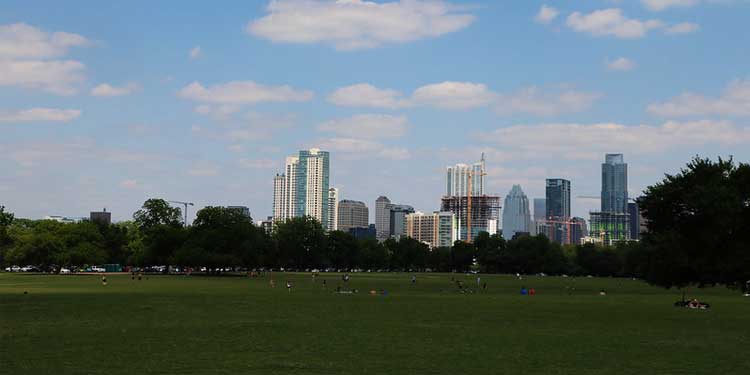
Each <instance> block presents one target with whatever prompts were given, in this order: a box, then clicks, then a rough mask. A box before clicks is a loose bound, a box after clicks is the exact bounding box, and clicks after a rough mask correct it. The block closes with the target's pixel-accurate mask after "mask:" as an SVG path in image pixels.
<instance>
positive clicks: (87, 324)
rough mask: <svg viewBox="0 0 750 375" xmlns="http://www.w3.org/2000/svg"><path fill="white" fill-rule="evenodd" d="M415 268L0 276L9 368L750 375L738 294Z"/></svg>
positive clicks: (745, 317)
mask: <svg viewBox="0 0 750 375" xmlns="http://www.w3.org/2000/svg"><path fill="white" fill-rule="evenodd" d="M410 277H411V275H409V274H395V273H394V274H353V275H352V280H351V282H350V283H351V286H352V288H357V289H359V291H360V292H359V293H358V294H356V295H341V294H334V293H332V290H334V289H335V286H336V285H337V284H338V283H339V280H340V278H339V277H338V275H333V274H324V275H321V276H320V277H319V278H318V280H317V282H313V281H312V278H311V277H310V276H309V275H307V274H274V275H272V276H267V277H266V278H252V279H250V278H245V277H198V276H193V277H186V276H150V277H149V278H148V280H143V281H140V282H139V281H137V280H136V281H133V280H131V279H130V277H129V276H125V275H116V276H115V275H112V276H109V278H108V281H109V283H108V284H109V285H107V286H102V285H101V282H100V279H99V278H98V277H95V276H70V275H66V276H43V275H23V274H0V373H3V374H32V373H33V374H82V373H97V374H152V373H181V374H247V373H258V374H261V373H262V374H289V373H299V374H392V373H402V374H503V373H506V374H521V373H527V374H678V373H679V374H750V345H748V344H750V298H745V297H742V296H740V295H739V293H737V292H735V291H730V290H726V289H723V288H713V289H705V290H691V291H690V292H691V293H692V292H694V295H695V296H697V297H699V298H702V299H704V300H706V301H708V302H710V303H711V304H712V309H711V310H710V311H696V310H685V309H678V308H674V307H672V303H673V302H674V301H675V300H677V299H679V298H680V292H678V291H675V290H664V289H659V288H654V287H649V286H647V285H645V284H643V283H642V282H639V281H633V280H625V279H596V278H578V279H573V278H553V277H545V278H542V277H527V278H524V279H523V280H520V281H519V280H517V279H516V278H515V277H512V276H499V275H498V276H496V275H482V281H483V282H487V284H488V287H487V290H486V291H478V292H477V293H475V294H460V293H458V292H457V289H456V287H455V286H454V285H453V284H452V283H451V281H450V279H451V277H452V276H451V275H449V274H420V275H418V279H417V284H416V285H411V283H410ZM455 277H457V278H458V279H461V280H464V282H465V284H466V285H470V286H474V285H475V282H474V279H473V277H468V276H465V275H455ZM270 278H273V279H274V280H275V281H276V288H271V287H270V285H269V279H270ZM322 279H326V280H327V284H328V290H324V289H323V287H322V283H321V280H322ZM286 280H291V281H292V282H293V285H294V288H293V290H292V292H291V293H289V292H287V290H286V288H285V287H284V283H285V281H286ZM522 284H523V285H526V286H528V287H534V288H535V289H536V290H537V295H536V296H533V297H531V296H527V297H522V296H520V295H519V294H518V289H519V288H520V287H521V285H522ZM573 286H574V287H575V292H574V293H572V295H569V294H568V292H567V289H566V287H573ZM370 289H385V290H387V292H388V294H387V295H385V296H383V295H378V296H371V295H369V294H368V293H367V291H369V290H370ZM600 289H605V290H606V291H607V295H606V296H599V295H598V292H599V290H600ZM24 291H27V292H28V294H24Z"/></svg>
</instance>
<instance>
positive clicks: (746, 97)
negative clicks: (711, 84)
mask: <svg viewBox="0 0 750 375" xmlns="http://www.w3.org/2000/svg"><path fill="white" fill-rule="evenodd" d="M648 111H649V112H650V113H652V114H655V115H657V116H661V117H683V116H699V115H700V116H705V115H717V116H750V80H735V81H732V82H730V83H729V84H728V85H727V87H726V88H725V89H724V93H723V94H722V95H721V96H720V97H718V98H709V97H706V96H703V95H700V94H694V93H690V92H686V93H683V94H681V95H679V96H677V97H675V98H673V99H670V100H668V101H666V102H661V103H653V104H650V105H649V106H648Z"/></svg>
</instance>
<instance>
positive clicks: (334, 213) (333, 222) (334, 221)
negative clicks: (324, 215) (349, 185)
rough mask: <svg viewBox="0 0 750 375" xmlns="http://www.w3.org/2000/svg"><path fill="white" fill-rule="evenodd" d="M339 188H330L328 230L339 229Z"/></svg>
mask: <svg viewBox="0 0 750 375" xmlns="http://www.w3.org/2000/svg"><path fill="white" fill-rule="evenodd" d="M338 217H339V189H336V188H330V189H328V226H327V228H328V230H339V228H338V221H339V218H338Z"/></svg>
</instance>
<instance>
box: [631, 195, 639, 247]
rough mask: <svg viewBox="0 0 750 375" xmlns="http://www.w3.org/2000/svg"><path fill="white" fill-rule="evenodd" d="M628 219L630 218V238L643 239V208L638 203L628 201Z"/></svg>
mask: <svg viewBox="0 0 750 375" xmlns="http://www.w3.org/2000/svg"><path fill="white" fill-rule="evenodd" d="M628 218H629V219H628V220H630V239H631V240H640V239H641V209H640V208H639V207H638V203H636V202H629V203H628Z"/></svg>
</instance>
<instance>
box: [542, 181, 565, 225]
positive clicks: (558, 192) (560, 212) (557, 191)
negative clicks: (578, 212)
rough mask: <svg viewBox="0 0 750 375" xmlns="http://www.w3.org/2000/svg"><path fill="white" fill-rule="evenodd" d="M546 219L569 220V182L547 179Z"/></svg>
mask: <svg viewBox="0 0 750 375" xmlns="http://www.w3.org/2000/svg"><path fill="white" fill-rule="evenodd" d="M546 198H547V199H546V203H545V206H546V207H545V209H546V216H547V218H548V219H549V218H558V219H568V218H570V181H569V180H565V179H562V178H548V179H547V188H546Z"/></svg>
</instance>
